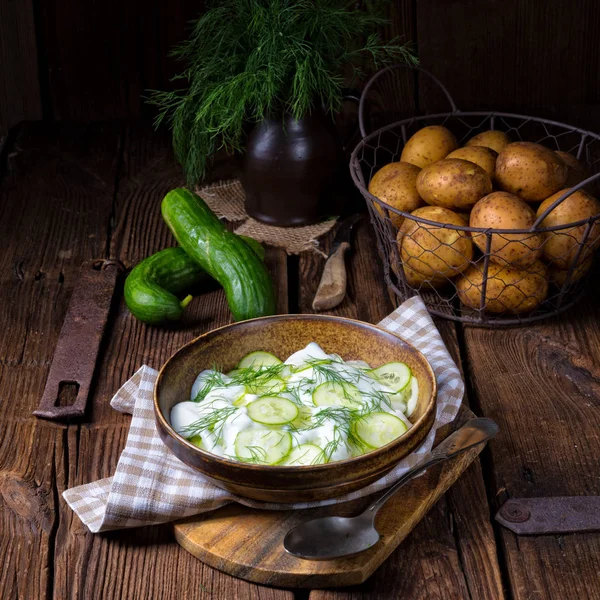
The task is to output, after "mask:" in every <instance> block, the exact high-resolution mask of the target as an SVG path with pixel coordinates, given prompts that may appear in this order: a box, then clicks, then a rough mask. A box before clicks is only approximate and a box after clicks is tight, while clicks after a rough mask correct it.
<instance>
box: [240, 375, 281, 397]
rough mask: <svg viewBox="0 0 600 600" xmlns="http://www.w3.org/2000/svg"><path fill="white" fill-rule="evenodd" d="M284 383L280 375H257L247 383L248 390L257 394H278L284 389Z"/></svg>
mask: <svg viewBox="0 0 600 600" xmlns="http://www.w3.org/2000/svg"><path fill="white" fill-rule="evenodd" d="M285 387H286V384H285V381H284V380H283V379H281V377H257V378H256V379H255V380H254V381H251V382H250V383H248V390H249V391H250V392H251V393H252V394H256V395H257V396H264V395H265V394H269V395H271V396H273V395H275V394H279V393H280V392H283V391H284V390H285Z"/></svg>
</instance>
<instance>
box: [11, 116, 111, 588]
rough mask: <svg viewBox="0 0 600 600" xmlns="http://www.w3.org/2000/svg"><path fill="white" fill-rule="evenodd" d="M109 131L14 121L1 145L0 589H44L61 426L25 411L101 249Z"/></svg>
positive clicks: (60, 472) (49, 580) (49, 579)
mask: <svg viewBox="0 0 600 600" xmlns="http://www.w3.org/2000/svg"><path fill="white" fill-rule="evenodd" d="M119 132H120V128H118V127H117V128H110V127H64V126H56V125H54V126H40V125H24V126H23V127H22V128H21V130H20V135H19V137H18V138H17V140H16V143H15V146H14V147H12V148H10V149H9V153H8V156H9V157H10V165H9V167H10V169H9V170H8V172H7V174H6V176H5V178H4V180H3V182H2V187H1V188H0V215H1V218H0V221H1V223H0V228H1V229H2V252H1V254H2V258H1V259H0V263H1V264H0V277H1V281H2V285H1V286H0V302H1V303H2V306H3V307H4V309H3V310H2V311H0V314H1V317H0V319H1V320H2V327H3V332H4V334H3V336H2V341H1V346H0V357H2V358H1V366H0V382H1V384H0V415H1V417H0V418H1V419H2V425H3V426H2V427H1V428H0V489H1V500H0V520H1V524H0V556H2V560H3V564H4V565H5V567H4V569H3V573H2V576H1V577H0V597H2V598H18V597H21V598H40V599H43V598H49V597H51V596H52V590H53V573H54V550H55V541H56V531H57V528H58V526H59V518H60V517H59V509H58V507H59V503H60V501H59V499H58V491H59V489H60V487H61V486H64V456H65V446H66V444H65V441H66V432H67V430H66V429H65V428H64V427H63V426H57V425H53V424H50V423H46V422H41V421H37V420H36V419H35V418H34V417H32V416H31V414H30V413H31V411H32V410H33V409H34V408H35V406H36V404H37V403H38V402H39V399H40V397H41V394H42V390H43V387H44V382H45V379H46V376H47V372H48V368H49V361H50V358H51V356H52V353H53V350H54V345H55V343H56V340H57V338H58V333H59V331H60V327H61V324H62V318H63V316H64V313H65V311H66V308H67V304H68V301H69V297H70V294H71V290H72V286H73V279H74V276H75V273H76V272H77V268H78V265H79V263H80V262H81V261H82V260H84V259H86V258H87V259H89V258H93V257H94V256H98V255H100V256H102V255H103V252H104V243H105V238H106V233H107V224H108V217H109V214H110V209H111V203H112V189H111V187H110V186H111V182H112V181H114V175H115V173H114V163H113V158H114V152H115V151H116V149H117V147H118V138H119ZM111 148H112V149H113V150H112V151H111ZM100 182H104V183H103V184H102V185H101V184H100ZM84 232H85V233H84ZM86 234H87V235H86Z"/></svg>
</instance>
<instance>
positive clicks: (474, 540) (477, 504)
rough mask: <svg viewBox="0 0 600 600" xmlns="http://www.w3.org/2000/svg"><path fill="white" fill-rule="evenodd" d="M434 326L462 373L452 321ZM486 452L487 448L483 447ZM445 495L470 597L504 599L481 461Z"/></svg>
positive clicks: (465, 402)
mask: <svg viewBox="0 0 600 600" xmlns="http://www.w3.org/2000/svg"><path fill="white" fill-rule="evenodd" d="M436 325H437V327H438V329H439V330H440V333H441V335H442V338H443V339H444V342H445V343H446V346H447V348H448V350H449V351H450V354H451V355H452V358H453V359H454V362H455V363H456V364H457V365H458V367H459V369H461V372H462V363H461V354H460V349H459V346H458V339H457V332H456V325H455V323H453V322H452V321H445V320H443V319H436ZM463 377H464V373H463ZM463 403H464V404H466V405H467V406H471V403H470V402H469V397H468V393H465V398H464V400H463ZM490 444H491V445H492V446H493V444H495V441H494V440H492V442H490ZM485 452H489V450H488V449H486V450H485ZM446 498H447V500H448V503H449V507H450V511H451V518H452V529H453V531H454V537H455V540H456V545H457V548H458V551H459V556H460V563H461V567H462V569H463V571H464V574H465V579H466V582H467V587H468V589H469V596H470V597H471V598H477V599H479V598H489V599H490V600H491V599H494V600H495V599H499V598H504V590H503V582H502V575H501V567H500V560H499V557H498V550H497V548H496V541H495V539H494V530H493V528H492V524H491V522H490V517H491V511H490V507H489V504H488V500H487V496H486V490H485V483H484V477H483V472H482V465H481V462H480V461H476V462H474V463H473V464H472V465H471V466H470V467H469V469H468V470H467V472H466V473H465V474H464V475H463V476H462V477H460V478H459V479H458V480H457V482H456V483H455V484H454V485H453V486H452V487H451V488H450V489H449V490H448V492H447V494H446Z"/></svg>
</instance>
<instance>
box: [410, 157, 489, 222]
mask: <svg viewBox="0 0 600 600" xmlns="http://www.w3.org/2000/svg"><path fill="white" fill-rule="evenodd" d="M417 191H418V192H419V196H421V198H423V200H425V202H427V204H431V205H432V206H442V207H444V208H449V209H452V210H469V209H470V208H471V207H472V206H473V205H474V204H475V203H476V202H477V201H478V200H479V199H480V198H483V196H487V194H490V193H491V192H492V181H491V179H490V178H489V177H488V175H487V174H486V172H485V171H484V170H483V169H482V168H481V167H480V166H478V165H476V164H474V163H472V162H469V161H467V160H462V159H459V158H446V159H444V160H440V161H438V162H436V163H434V164H432V165H429V166H428V167H425V168H424V169H422V170H421V172H420V173H419V176H418V177H417Z"/></svg>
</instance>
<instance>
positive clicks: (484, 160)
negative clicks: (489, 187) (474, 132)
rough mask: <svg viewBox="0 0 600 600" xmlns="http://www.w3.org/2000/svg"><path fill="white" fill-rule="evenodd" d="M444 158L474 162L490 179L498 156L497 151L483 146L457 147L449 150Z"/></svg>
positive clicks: (492, 177) (493, 174)
mask: <svg viewBox="0 0 600 600" xmlns="http://www.w3.org/2000/svg"><path fill="white" fill-rule="evenodd" d="M446 158H461V159H462V160H468V161H469V162H472V163H475V164H476V165H478V166H480V167H481V168H482V169H483V170H484V171H485V172H486V173H487V175H488V177H489V178H490V179H492V180H493V179H494V176H495V174H496V159H497V158H498V153H497V152H496V151H495V150H492V149H491V148H486V147H485V146H469V147H465V148H459V149H458V150H455V151H454V152H450V154H448V156H447V157H446Z"/></svg>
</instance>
